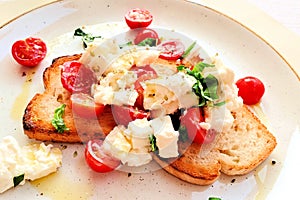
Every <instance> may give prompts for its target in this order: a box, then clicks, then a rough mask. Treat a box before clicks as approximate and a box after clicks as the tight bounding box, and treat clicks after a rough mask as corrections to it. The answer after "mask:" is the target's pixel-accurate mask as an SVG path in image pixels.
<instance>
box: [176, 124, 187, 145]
mask: <svg viewBox="0 0 300 200" xmlns="http://www.w3.org/2000/svg"><path fill="white" fill-rule="evenodd" d="M178 131H179V140H180V141H182V142H186V141H188V139H189V136H188V133H187V130H186V128H185V127H184V126H180V127H179V129H178Z"/></svg>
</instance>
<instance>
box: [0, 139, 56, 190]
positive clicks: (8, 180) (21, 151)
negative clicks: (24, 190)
mask: <svg viewBox="0 0 300 200" xmlns="http://www.w3.org/2000/svg"><path fill="white" fill-rule="evenodd" d="M0 154H1V156H0V177H1V181H0V193H3V192H5V191H6V190H8V189H10V188H12V187H16V186H17V185H23V184H25V181H26V180H35V179H38V178H41V177H44V176H47V175H48V174H50V173H53V172H56V171H57V169H58V168H59V167H60V166H61V163H62V152H61V151H60V150H59V149H58V148H53V146H52V145H51V144H49V145H46V144H44V143H40V144H28V145H26V146H22V147H21V146H20V144H19V143H18V141H17V140H16V139H15V138H14V137H12V136H6V137H4V138H3V139H2V141H1V142H0Z"/></svg>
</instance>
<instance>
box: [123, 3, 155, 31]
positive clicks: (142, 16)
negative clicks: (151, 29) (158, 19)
mask: <svg viewBox="0 0 300 200" xmlns="http://www.w3.org/2000/svg"><path fill="white" fill-rule="evenodd" d="M152 20H153V16H152V14H151V13H150V11H148V10H146V9H141V8H134V9H131V10H129V11H128V12H127V13H126V14H125V21H126V23H127V25H128V26H129V27H130V28H131V29H135V28H145V27H147V26H149V25H150V24H151V22H152Z"/></svg>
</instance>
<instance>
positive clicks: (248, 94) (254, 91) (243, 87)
mask: <svg viewBox="0 0 300 200" xmlns="http://www.w3.org/2000/svg"><path fill="white" fill-rule="evenodd" d="M236 86H237V87H238V89H239V91H238V96H240V97H242V99H243V102H244V104H246V105H254V104H257V103H258V102H259V101H260V99H261V98H262V96H263V95H264V93H265V86H264V84H263V83H262V82H261V80H259V79H258V78H256V77H253V76H246V77H244V78H241V79H239V80H238V81H237V82H236Z"/></svg>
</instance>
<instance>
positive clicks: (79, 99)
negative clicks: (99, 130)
mask: <svg viewBox="0 0 300 200" xmlns="http://www.w3.org/2000/svg"><path fill="white" fill-rule="evenodd" d="M71 102H72V110H73V111H74V113H76V114H77V115H78V116H80V117H83V118H88V119H95V118H98V117H99V116H100V115H101V114H102V113H103V110H104V107H105V106H104V105H103V104H98V103H95V101H94V99H93V98H92V97H91V96H90V95H88V94H84V93H75V94H72V95H71Z"/></svg>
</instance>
